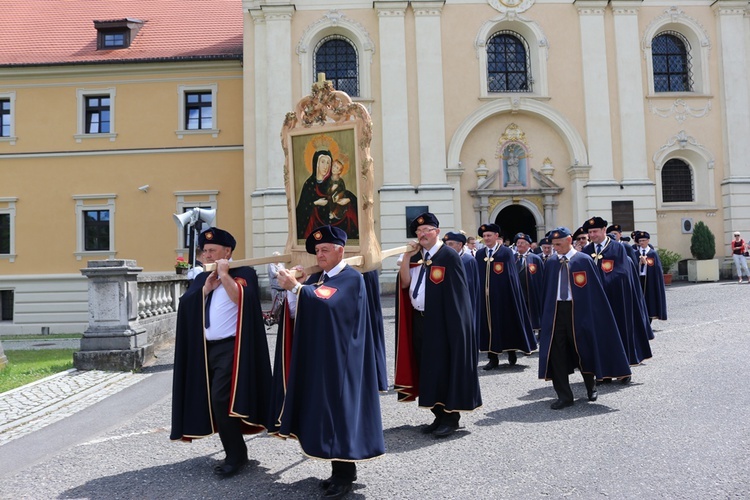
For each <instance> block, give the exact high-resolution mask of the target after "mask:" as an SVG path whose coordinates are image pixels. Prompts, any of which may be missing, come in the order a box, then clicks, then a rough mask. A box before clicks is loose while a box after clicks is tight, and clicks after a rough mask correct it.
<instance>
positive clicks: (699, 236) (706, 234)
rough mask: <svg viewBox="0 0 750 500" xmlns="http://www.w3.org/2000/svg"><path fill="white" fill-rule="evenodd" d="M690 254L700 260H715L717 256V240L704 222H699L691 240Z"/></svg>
mask: <svg viewBox="0 0 750 500" xmlns="http://www.w3.org/2000/svg"><path fill="white" fill-rule="evenodd" d="M690 253H691V254H693V257H695V258H696V259H698V260H709V259H713V258H714V255H716V238H714V233H712V232H711V230H710V229H709V228H708V226H707V225H705V224H704V223H703V221H698V222H697V223H696V224H695V227H694V228H693V236H692V237H691V238H690Z"/></svg>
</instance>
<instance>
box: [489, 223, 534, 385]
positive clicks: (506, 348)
mask: <svg viewBox="0 0 750 500" xmlns="http://www.w3.org/2000/svg"><path fill="white" fill-rule="evenodd" d="M477 231H478V233H479V235H480V236H482V239H483V240H484V245H485V246H484V248H482V249H481V250H479V251H478V252H477V255H476V260H477V268H478V270H479V283H480V284H481V286H482V290H483V293H482V297H481V304H480V305H479V308H478V310H479V339H480V340H479V350H480V351H482V352H487V358H488V359H489V362H488V363H487V364H486V365H485V366H484V370H492V369H493V368H496V367H497V366H498V364H499V359H498V354H499V353H501V352H507V353H508V363H509V364H510V365H511V366H513V365H515V364H516V360H517V355H516V351H521V352H523V353H525V354H531V353H532V352H533V351H535V350H536V339H535V338H534V330H533V328H532V327H531V320H530V319H529V313H528V311H527V310H526V306H525V304H524V300H523V294H522V292H521V283H520V281H518V271H517V270H516V266H515V258H514V256H513V251H512V250H511V249H509V248H508V247H506V246H505V245H503V238H502V236H500V228H499V227H498V226H497V224H482V225H481V226H479V229H478V230H477Z"/></svg>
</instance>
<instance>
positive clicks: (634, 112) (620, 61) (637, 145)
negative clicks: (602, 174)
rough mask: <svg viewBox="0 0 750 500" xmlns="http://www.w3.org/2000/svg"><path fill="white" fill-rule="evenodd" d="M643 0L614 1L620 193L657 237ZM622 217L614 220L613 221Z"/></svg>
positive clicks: (642, 225) (638, 219)
mask: <svg viewBox="0 0 750 500" xmlns="http://www.w3.org/2000/svg"><path fill="white" fill-rule="evenodd" d="M641 3H642V2H641V0H616V1H613V2H612V3H611V5H612V12H613V13H614V25H615V54H616V60H617V75H618V79H619V81H620V85H618V97H619V111H620V112H619V114H620V142H621V145H622V146H621V148H620V149H621V151H622V153H621V154H622V184H621V185H622V186H623V191H622V193H620V197H621V198H624V199H630V200H633V208H634V211H635V214H634V216H635V227H636V228H643V229H646V230H648V231H650V232H651V235H652V237H653V238H656V187H655V184H654V182H653V181H652V180H651V179H650V178H649V176H648V165H649V159H648V155H647V153H646V134H645V133H644V131H645V130H646V119H645V112H644V106H643V103H644V101H645V96H644V95H643V85H642V82H643V74H642V72H641V50H640V48H641V47H640V39H639V37H640V35H639V32H638V10H639V9H638V8H639V6H640V5H641ZM620 222H621V221H617V220H613V221H612V223H613V224H617V223H620Z"/></svg>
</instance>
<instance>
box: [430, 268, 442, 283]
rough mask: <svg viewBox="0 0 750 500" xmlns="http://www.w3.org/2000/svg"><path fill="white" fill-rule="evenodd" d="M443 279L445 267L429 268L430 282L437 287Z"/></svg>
mask: <svg viewBox="0 0 750 500" xmlns="http://www.w3.org/2000/svg"><path fill="white" fill-rule="evenodd" d="M444 279H445V267H443V266H433V267H431V268H430V281H432V282H433V283H435V284H436V285H438V284H440V283H442V281H443V280H444Z"/></svg>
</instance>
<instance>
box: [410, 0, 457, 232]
mask: <svg viewBox="0 0 750 500" xmlns="http://www.w3.org/2000/svg"><path fill="white" fill-rule="evenodd" d="M443 3H444V2H442V1H441V2H434V1H429V0H428V1H424V0H412V2H411V6H412V9H414V23H415V31H416V45H417V101H418V102H417V105H418V109H419V165H420V174H421V175H420V182H419V183H420V185H422V186H423V185H425V184H443V182H440V181H444V179H445V177H444V175H445V173H444V171H445V167H446V164H445V154H446V147H445V106H444V104H443V103H444V96H443V52H442V49H441V46H442V35H441V32H440V13H441V11H442V9H443ZM451 166H454V165H451ZM457 198H460V196H457ZM459 206H460V205H459ZM458 220H460V218H458Z"/></svg>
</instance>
